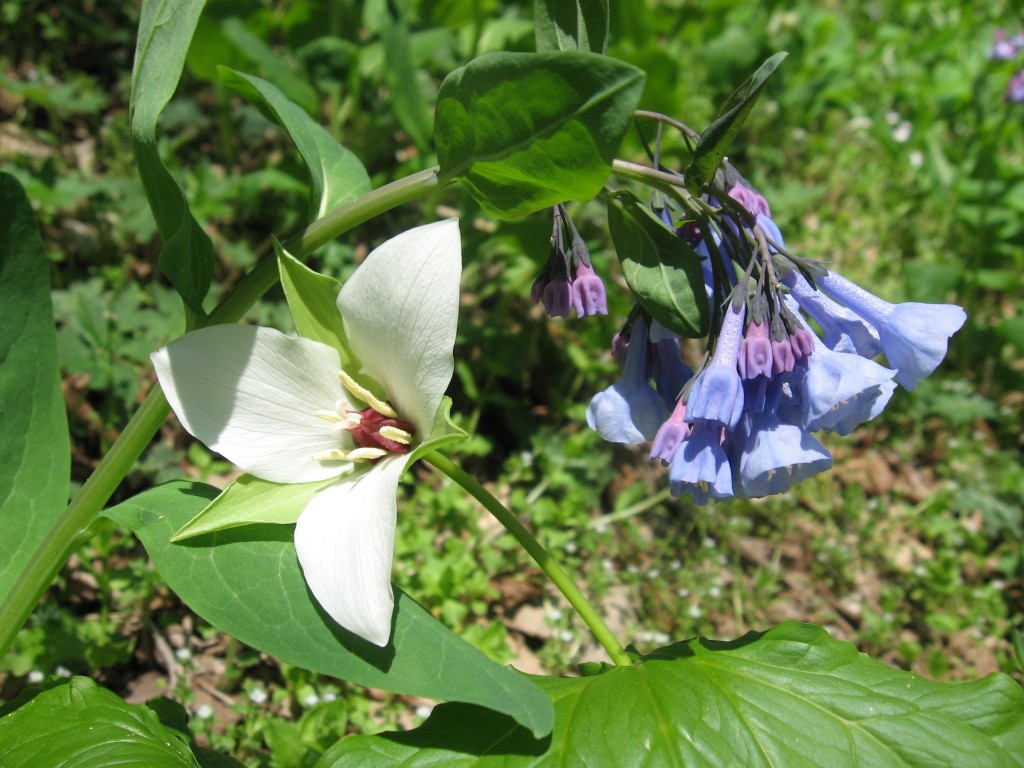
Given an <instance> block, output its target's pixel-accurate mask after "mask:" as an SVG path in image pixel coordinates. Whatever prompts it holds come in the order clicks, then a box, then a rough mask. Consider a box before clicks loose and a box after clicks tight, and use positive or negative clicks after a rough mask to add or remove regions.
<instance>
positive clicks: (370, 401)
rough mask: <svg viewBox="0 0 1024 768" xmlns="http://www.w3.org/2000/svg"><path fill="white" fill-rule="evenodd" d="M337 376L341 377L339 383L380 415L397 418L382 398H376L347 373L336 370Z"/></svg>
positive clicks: (393, 410)
mask: <svg viewBox="0 0 1024 768" xmlns="http://www.w3.org/2000/svg"><path fill="white" fill-rule="evenodd" d="M338 378H339V379H341V384H342V386H344V387H345V389H347V390H348V391H349V392H351V393H352V394H353V395H355V396H356V397H358V398H359V399H360V400H362V401H363V402H364V403H366V404H367V405H369V406H370V407H371V408H373V410H375V411H376V412H377V413H379V414H380V415H381V416H387V417H388V418H389V419H397V418H398V414H397V413H396V412H395V409H394V408H392V407H391V406H390V405H388V404H387V403H385V402H384V401H383V400H380V399H378V398H377V397H376V396H375V395H374V394H373V393H372V392H370V390H368V389H366V387H363V386H360V385H359V384H357V383H356V381H355V380H354V379H353V378H352V377H351V376H349V375H348V374H347V373H345V372H344V371H338Z"/></svg>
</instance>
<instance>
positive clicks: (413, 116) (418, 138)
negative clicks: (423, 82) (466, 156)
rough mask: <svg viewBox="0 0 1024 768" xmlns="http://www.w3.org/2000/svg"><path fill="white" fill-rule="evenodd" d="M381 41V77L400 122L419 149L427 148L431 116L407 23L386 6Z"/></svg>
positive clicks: (425, 149)
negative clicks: (418, 75)
mask: <svg viewBox="0 0 1024 768" xmlns="http://www.w3.org/2000/svg"><path fill="white" fill-rule="evenodd" d="M381 18H382V22H383V27H382V30H381V39H382V42H383V44H384V59H385V65H384V81H385V82H386V83H387V86H388V90H389V91H390V92H391V107H392V109H394V111H395V117H396V118H398V122H399V124H400V125H401V126H402V128H404V129H405V131H406V133H408V134H409V138H411V139H412V140H413V143H415V144H416V146H417V147H419V149H420V151H422V152H427V151H429V149H430V129H431V119H430V111H429V109H428V108H427V103H426V101H425V100H424V99H423V94H422V93H421V92H420V86H419V80H418V78H417V77H416V67H414V66H413V62H412V48H411V45H410V40H409V25H408V24H406V23H405V21H404V20H403V19H402V18H401V16H398V17H397V18H396V17H395V16H392V15H391V13H390V12H389V11H388V10H384V11H383V12H382V13H381Z"/></svg>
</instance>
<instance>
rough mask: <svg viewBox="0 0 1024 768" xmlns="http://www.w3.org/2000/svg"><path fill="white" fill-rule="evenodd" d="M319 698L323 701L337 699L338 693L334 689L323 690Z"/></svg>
mask: <svg viewBox="0 0 1024 768" xmlns="http://www.w3.org/2000/svg"><path fill="white" fill-rule="evenodd" d="M320 698H321V699H323V700H324V701H337V700H338V694H336V693H335V692H334V691H324V692H323V693H322V694H320Z"/></svg>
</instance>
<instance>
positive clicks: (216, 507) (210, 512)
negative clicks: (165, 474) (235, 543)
mask: <svg viewBox="0 0 1024 768" xmlns="http://www.w3.org/2000/svg"><path fill="white" fill-rule="evenodd" d="M338 479H339V478H337V477H331V478H328V479H327V480H317V481H315V482H312V483H272V482H270V481H269V480H261V479H260V478H258V477H253V476H252V475H242V476H241V477H239V478H237V479H236V480H235V481H234V482H233V483H231V485H229V486H228V487H227V488H225V489H224V490H223V491H222V492H221V494H220V495H219V496H218V497H217V498H216V499H214V500H213V501H212V502H210V504H209V506H207V507H206V508H205V509H203V511H202V512H200V513H199V514H198V515H196V516H195V517H193V518H192V519H191V520H189V521H188V522H187V523H185V524H184V525H183V526H181V528H179V529H178V530H177V531H175V532H174V535H173V536H171V541H183V540H185V539H190V538H192V537H193V536H200V535H202V534H204V533H213V532H214V531H223V530H226V529H228V528H237V527H238V526H240V525H252V524H255V523H271V524H275V525H291V524H292V523H294V522H295V521H296V520H298V519H299V515H301V514H302V510H304V509H305V508H306V505H307V504H309V502H310V501H312V499H313V497H314V496H316V495H317V494H318V493H320V491H322V490H323V489H324V488H327V487H328V486H330V485H333V484H334V483H336V482H337V481H338Z"/></svg>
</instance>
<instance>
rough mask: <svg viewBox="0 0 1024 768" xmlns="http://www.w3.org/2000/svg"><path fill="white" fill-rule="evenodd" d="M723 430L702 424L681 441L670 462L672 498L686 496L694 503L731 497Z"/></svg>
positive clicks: (729, 468)
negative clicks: (723, 444) (723, 445)
mask: <svg viewBox="0 0 1024 768" xmlns="http://www.w3.org/2000/svg"><path fill="white" fill-rule="evenodd" d="M721 433H722V429H721V428H720V427H718V426H715V425H713V424H707V423H701V424H696V425H694V427H693V431H692V432H691V433H690V434H689V435H688V436H687V438H686V439H685V440H683V442H682V444H681V445H680V446H679V448H678V450H677V451H676V453H675V456H674V457H673V459H672V466H671V468H670V469H669V472H668V477H669V482H670V484H671V485H670V490H671V493H672V495H673V496H682V495H683V494H684V493H689V494H690V496H692V497H693V501H694V503H695V504H700V505H704V504H707V502H708V499H728V498H730V497H731V496H732V495H733V491H732V469H731V467H730V466H729V457H728V456H727V455H726V453H725V449H724V448H723V447H722V436H721Z"/></svg>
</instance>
